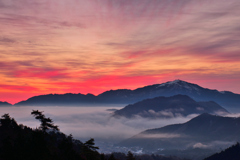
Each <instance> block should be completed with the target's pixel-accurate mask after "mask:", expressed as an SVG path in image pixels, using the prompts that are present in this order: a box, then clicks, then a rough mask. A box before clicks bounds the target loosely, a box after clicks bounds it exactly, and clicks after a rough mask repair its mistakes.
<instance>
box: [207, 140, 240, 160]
mask: <svg viewBox="0 0 240 160" xmlns="http://www.w3.org/2000/svg"><path fill="white" fill-rule="evenodd" d="M239 159H240V145H239V143H237V144H236V145H233V146H231V147H229V148H227V149H226V150H224V151H222V152H220V153H216V154H214V155H212V156H210V157H208V158H205V159H204V160H239Z"/></svg>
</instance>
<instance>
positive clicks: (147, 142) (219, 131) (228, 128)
mask: <svg viewBox="0 0 240 160" xmlns="http://www.w3.org/2000/svg"><path fill="white" fill-rule="evenodd" d="M239 135H240V118H231V117H221V116H215V115H210V114H207V113H203V114H201V115H199V116H197V117H195V118H193V119H191V120H190V121H188V122H186V123H183V124H173V125H168V126H165V127H162V128H156V129H149V130H146V131H144V132H142V133H140V134H138V135H136V136H134V137H132V138H130V139H127V140H125V141H123V142H121V143H120V144H121V145H123V146H128V147H130V146H138V147H143V148H145V149H149V150H157V149H159V148H162V149H187V148H214V147H215V148H220V147H222V146H225V147H226V145H230V144H232V143H233V142H236V141H239V140H240V136H239Z"/></svg>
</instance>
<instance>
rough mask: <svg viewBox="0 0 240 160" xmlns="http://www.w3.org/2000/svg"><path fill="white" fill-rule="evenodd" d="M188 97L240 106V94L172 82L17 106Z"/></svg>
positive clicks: (50, 97) (50, 98)
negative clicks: (180, 95)
mask: <svg viewBox="0 0 240 160" xmlns="http://www.w3.org/2000/svg"><path fill="white" fill-rule="evenodd" d="M177 94H182V95H188V96H189V97H191V98H193V99H194V100H195V101H215V102H217V103H218V104H220V105H222V106H224V107H225V106H227V107H234V106H238V105H239V104H240V94H234V93H232V92H228V91H224V92H219V91H217V90H211V89H207V88H203V87H200V86H198V85H197V84H192V83H188V82H185V81H182V80H175V81H170V82H166V83H162V84H154V85H149V86H145V87H142V88H137V89H135V90H129V89H118V90H110V91H106V92H103V93H101V94H99V95H97V96H95V95H93V94H86V95H84V94H80V93H79V94H71V93H67V94H49V95H40V96H35V97H31V98H29V99H28V100H26V101H21V102H19V103H17V104H15V105H18V106H19V105H24V106H29V105H30V106H35V105H57V106H59V105H68V106H71V105H86V104H89V105H95V104H96V105H98V104H132V103H136V102H138V101H141V100H144V99H149V98H155V97H159V96H165V97H169V96H173V95H177Z"/></svg>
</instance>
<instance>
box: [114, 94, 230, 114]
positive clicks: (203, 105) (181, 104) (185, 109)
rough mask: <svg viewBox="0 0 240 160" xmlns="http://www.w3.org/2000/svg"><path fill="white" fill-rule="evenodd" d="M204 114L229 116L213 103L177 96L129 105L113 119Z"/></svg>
mask: <svg viewBox="0 0 240 160" xmlns="http://www.w3.org/2000/svg"><path fill="white" fill-rule="evenodd" d="M205 112H206V113H212V114H220V115H222V114H229V112H228V111H227V110H226V109H224V108H223V107H221V106H220V105H218V104H217V103H215V102H213V101H210V102H196V101H195V100H193V99H192V98H190V97H189V96H187V95H180V94H179V95H174V96H171V97H163V96H160V97H155V98H152V99H145V100H142V101H139V102H137V103H134V104H129V105H127V106H125V107H124V108H122V109H120V110H117V111H115V112H114V114H113V117H126V118H133V117H136V116H141V117H144V118H173V117H186V116H188V115H190V114H201V113H205Z"/></svg>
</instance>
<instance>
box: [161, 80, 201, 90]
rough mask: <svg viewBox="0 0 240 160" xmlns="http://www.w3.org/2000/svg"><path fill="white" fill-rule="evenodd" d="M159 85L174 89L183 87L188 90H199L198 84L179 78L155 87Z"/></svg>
mask: <svg viewBox="0 0 240 160" xmlns="http://www.w3.org/2000/svg"><path fill="white" fill-rule="evenodd" d="M159 87H168V88H174V89H179V88H185V89H188V90H196V91H198V90H199V88H198V85H196V84H192V83H188V82H186V81H182V80H180V79H176V80H174V81H168V82H165V83H162V84H160V85H158V86H157V88H159Z"/></svg>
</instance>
